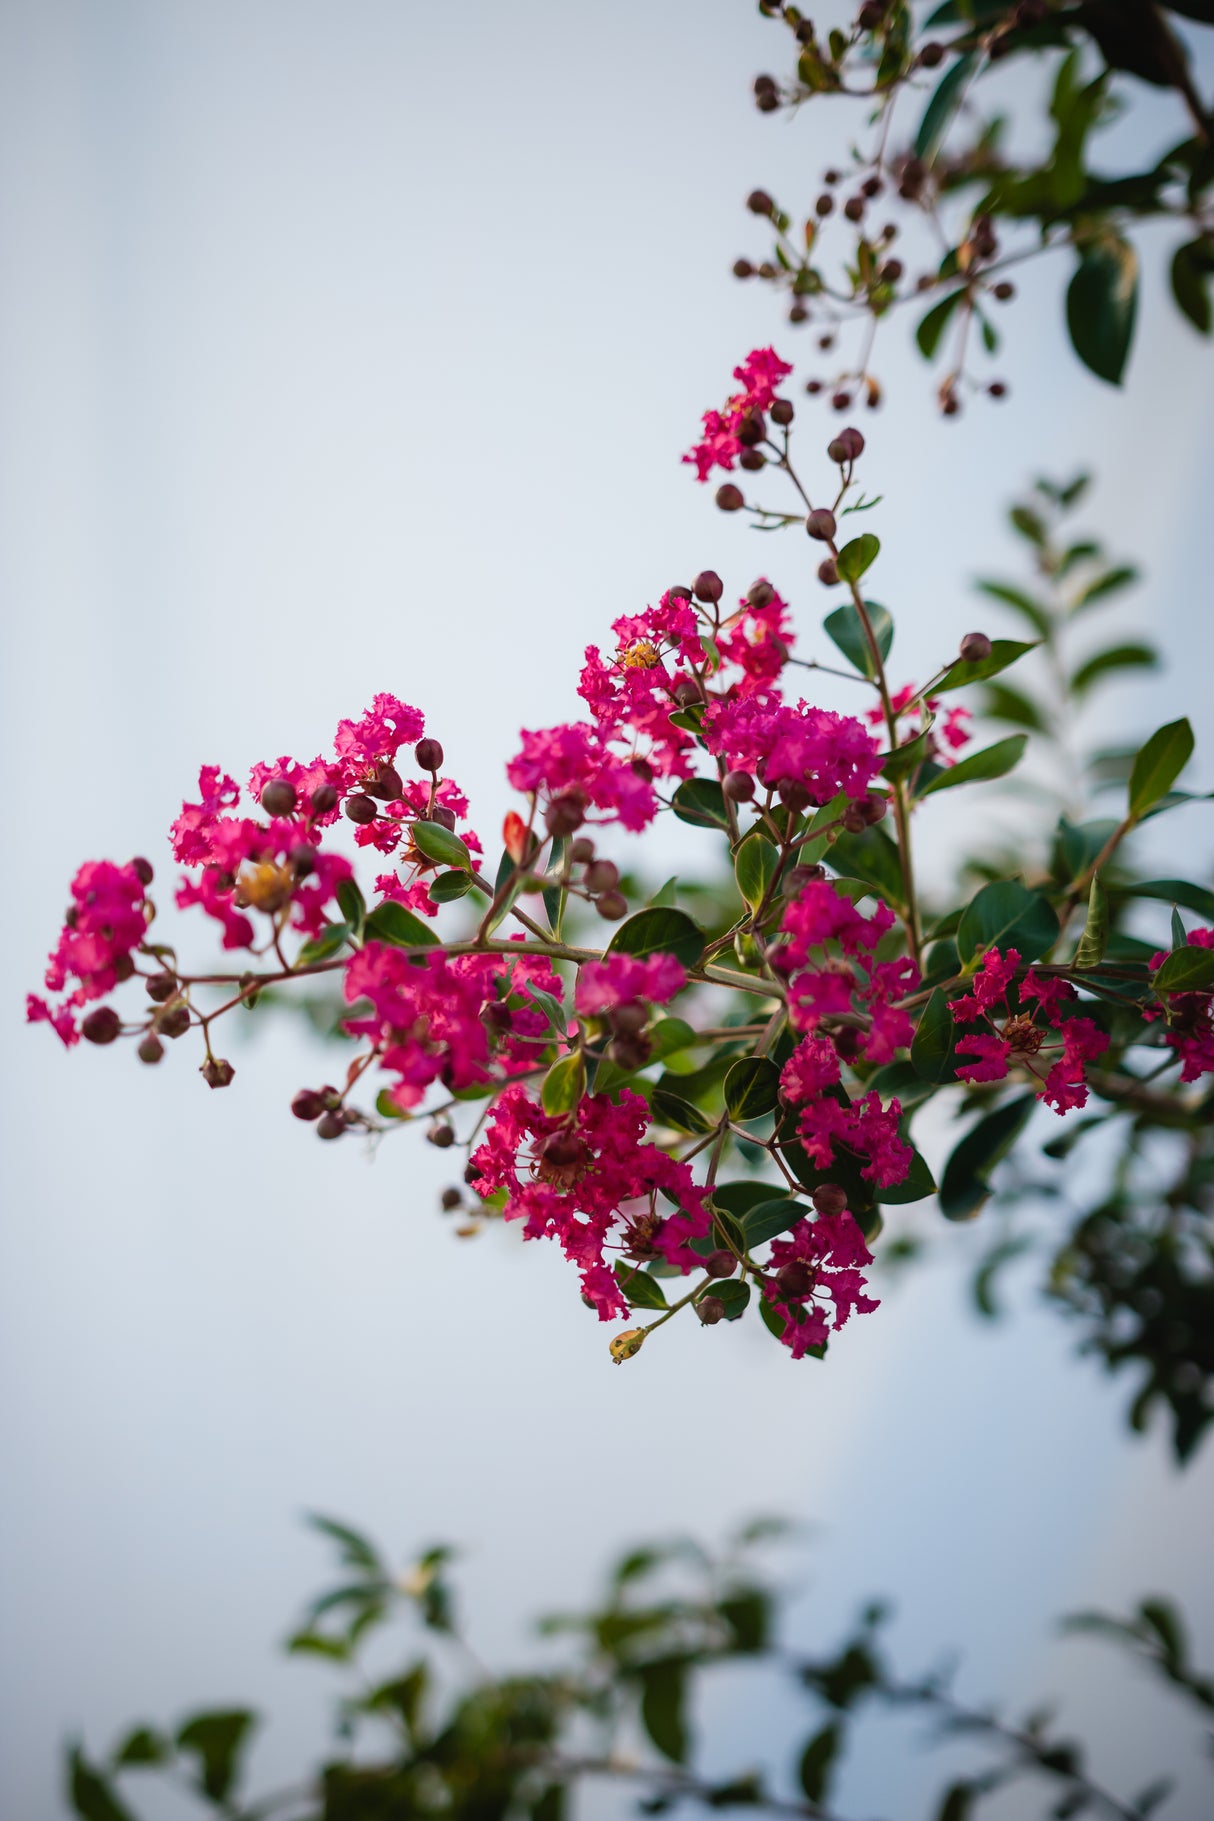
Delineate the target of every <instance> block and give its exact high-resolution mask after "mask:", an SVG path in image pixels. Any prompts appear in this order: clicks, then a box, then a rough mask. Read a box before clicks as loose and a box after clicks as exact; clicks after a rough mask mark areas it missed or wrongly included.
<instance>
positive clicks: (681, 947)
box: [607, 905, 704, 967]
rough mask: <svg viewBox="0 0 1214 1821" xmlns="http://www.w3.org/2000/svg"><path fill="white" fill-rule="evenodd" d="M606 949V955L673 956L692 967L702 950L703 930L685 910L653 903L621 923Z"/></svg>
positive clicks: (685, 965)
mask: <svg viewBox="0 0 1214 1821" xmlns="http://www.w3.org/2000/svg"><path fill="white" fill-rule="evenodd" d="M607 950H608V953H609V954H612V953H614V954H624V955H641V956H644V955H657V954H666V955H673V956H674V957H675V958H676V960H678V961H681V962H682V964H683V966H684V967H695V966H696V964H697V962H698V961H699V959H700V956H701V955H702V954H703V953H704V933H703V931H702V930H701V929H699V928H698V926H697V925H696V924H694V923H693V922H692V920H691V918H690V917H689V916H687V914H686V912H684V911H680V910H670V909H668V908H667V907H666V906H665V905H655V906H654V907H653V908H652V909H651V910H643V911H638V912H637V914H636V916H635V917H629V918H628V920H627V922H626V923H621V924H620V927H619V928H618V929H617V930H616V932H615V935H614V936H613V937H612V938H611V941H610V942H609V943H608V944H607Z"/></svg>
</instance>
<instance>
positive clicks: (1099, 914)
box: [1074, 873, 1109, 967]
mask: <svg viewBox="0 0 1214 1821" xmlns="http://www.w3.org/2000/svg"><path fill="white" fill-rule="evenodd" d="M1108 940H1109V899H1108V893H1107V892H1106V891H1105V889H1104V886H1103V885H1102V884H1101V883H1100V874H1099V873H1093V874H1092V886H1091V890H1090V891H1089V892H1088V915H1087V921H1086V923H1085V924H1084V926H1083V934H1082V936H1080V938H1079V946H1078V948H1077V949H1076V950H1075V961H1074V965H1075V966H1076V967H1096V966H1098V965H1099V963H1100V962H1101V961H1103V959H1104V951H1105V947H1106V945H1107V943H1108Z"/></svg>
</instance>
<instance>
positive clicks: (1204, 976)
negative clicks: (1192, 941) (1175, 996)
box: [1151, 945, 1214, 993]
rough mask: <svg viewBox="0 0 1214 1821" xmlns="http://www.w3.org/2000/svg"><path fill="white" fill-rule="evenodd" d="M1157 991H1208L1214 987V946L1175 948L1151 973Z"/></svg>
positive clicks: (1152, 983)
mask: <svg viewBox="0 0 1214 1821" xmlns="http://www.w3.org/2000/svg"><path fill="white" fill-rule="evenodd" d="M1151 985H1152V986H1153V987H1154V988H1155V991H1156V992H1157V993H1208V992H1209V991H1210V989H1211V987H1214V948H1194V947H1189V946H1188V945H1186V946H1185V947H1184V948H1174V949H1173V950H1172V952H1171V954H1170V955H1169V956H1168V958H1167V960H1166V961H1164V962H1163V963H1162V965H1161V966H1160V967H1159V968H1157V970H1156V971H1155V973H1153V974H1152V975H1151Z"/></svg>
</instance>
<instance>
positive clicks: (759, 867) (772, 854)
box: [733, 830, 780, 910]
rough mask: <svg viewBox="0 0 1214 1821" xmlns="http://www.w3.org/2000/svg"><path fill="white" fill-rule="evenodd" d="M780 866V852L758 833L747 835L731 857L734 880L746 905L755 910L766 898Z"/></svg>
mask: <svg viewBox="0 0 1214 1821" xmlns="http://www.w3.org/2000/svg"><path fill="white" fill-rule="evenodd" d="M779 864H780V850H779V848H778V847H775V846H774V845H773V844H772V842H770V841H768V840H767V839H766V838H765V836H763V835H761V834H759V833H758V831H757V830H756V831H755V833H753V834H749V835H747V837H746V839H745V840H744V841H743V842H742V844H741V845H740V847H739V848H738V851H737V853H736V854H735V855H734V857H733V871H734V878H735V879H736V880H737V882H738V890H739V891H740V892H741V894H742V896H743V898H744V899H745V900H746V902H747V904H749V905H750V907H751V909H752V910H757V909H758V907H759V905H760V904H762V902H763V900H764V898H765V897H766V896H767V890H768V887H769V886H770V884H771V882H772V880H773V879H774V878H775V876H776V868H777V867H778V866H779Z"/></svg>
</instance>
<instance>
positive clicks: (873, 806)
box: [857, 791, 889, 827]
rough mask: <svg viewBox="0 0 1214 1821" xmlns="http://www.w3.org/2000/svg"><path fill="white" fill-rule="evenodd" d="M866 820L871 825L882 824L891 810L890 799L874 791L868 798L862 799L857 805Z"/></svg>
mask: <svg viewBox="0 0 1214 1821" xmlns="http://www.w3.org/2000/svg"><path fill="white" fill-rule="evenodd" d="M857 808H858V809H859V811H860V813H861V815H862V816H863V817H864V820H865V821H866V822H867V823H868V824H869V825H870V827H871V825H872V824H873V823H874V822H880V821H881V819H882V817H883V816H885V815H886V813H887V812H888V810H889V799H888V797H883V796H881V795H880V793H879V792H877V791H873V792H871V793H870V794H869V795H868V796H867V797H861V798H860V801H859V803H858V805H857Z"/></svg>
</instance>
